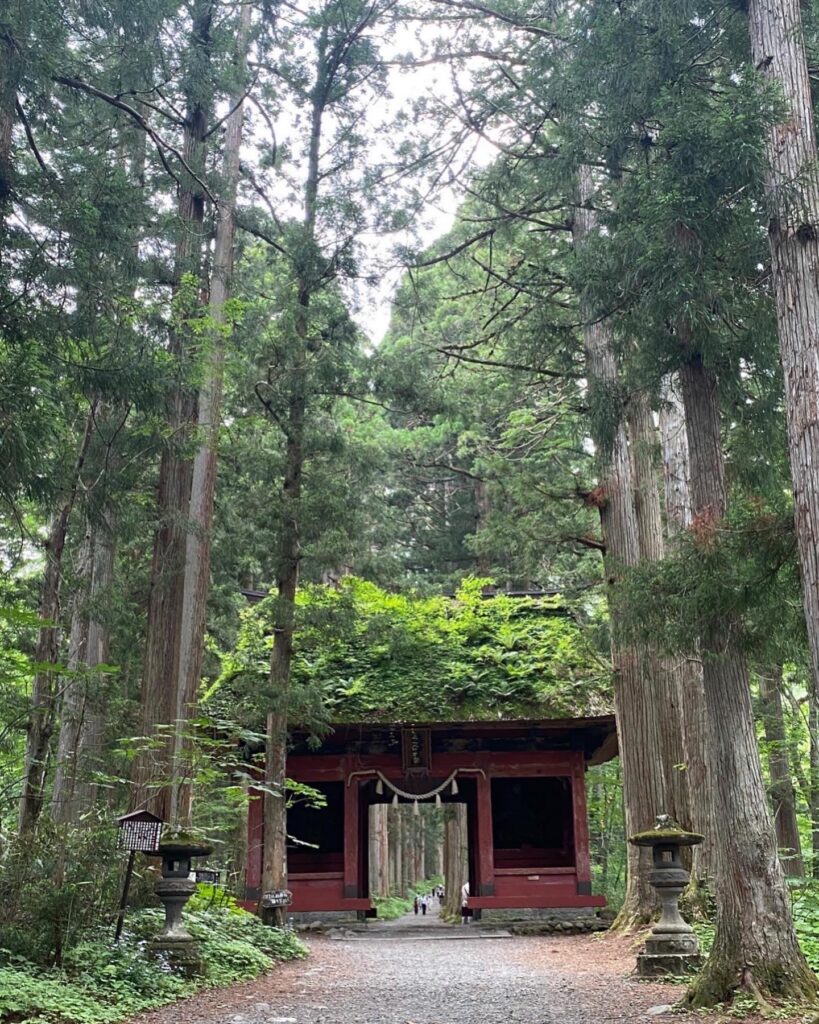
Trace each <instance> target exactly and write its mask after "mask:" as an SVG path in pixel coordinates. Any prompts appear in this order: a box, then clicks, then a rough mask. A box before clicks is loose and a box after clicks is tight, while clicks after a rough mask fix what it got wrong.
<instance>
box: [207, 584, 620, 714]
mask: <svg viewBox="0 0 819 1024" xmlns="http://www.w3.org/2000/svg"><path fill="white" fill-rule="evenodd" d="M485 582H486V581H483V580H468V581H467V582H466V583H464V585H463V586H462V587H461V589H460V590H459V591H458V593H457V594H456V595H455V597H454V598H448V597H418V596H416V595H412V594H394V593H388V592H387V591H384V590H382V589H380V588H379V587H377V586H375V585H374V584H372V583H368V582H366V581H364V580H360V579H357V578H355V577H348V578H346V579H345V580H344V581H343V583H342V584H341V586H340V587H339V588H338V589H334V588H329V587H320V586H311V587H307V588H305V589H304V590H303V591H302V593H301V595H300V598H299V607H298V633H297V642H296V646H295V652H294V661H293V668H292V675H293V694H292V700H291V709H290V717H291V720H292V721H294V722H295V721H298V722H299V723H300V724H305V725H312V724H313V723H314V722H315V721H316V720H317V719H321V718H324V719H325V721H326V722H327V723H328V724H331V723H332V722H374V723H375V722H391V723H398V722H416V723H418V722H423V721H459V722H463V721H491V720H499V719H504V720H514V719H566V718H583V717H593V716H595V715H604V714H610V713H611V712H612V701H611V690H610V672H609V668H608V666H607V664H606V663H605V662H604V661H603V659H601V658H600V657H599V655H597V654H596V652H595V651H594V650H593V648H592V645H591V643H590V642H589V640H588V638H587V636H586V635H585V633H584V630H583V629H582V627H581V626H580V625H579V624H578V623H577V622H576V621H575V619H574V618H573V617H572V616H571V615H569V614H568V613H567V611H566V609H565V606H564V605H563V604H562V602H561V601H560V599H559V598H519V597H514V598H513V597H507V596H505V595H497V596H495V597H492V598H490V599H486V598H484V597H483V596H482V590H483V584H484V583H485ZM274 601H275V598H273V597H270V598H267V599H266V600H264V601H262V602H260V603H259V604H257V605H255V606H253V607H252V608H249V609H248V610H247V612H246V613H245V614H244V619H243V623H242V629H241V632H240V636H239V640H238V642H237V646H236V649H235V651H233V652H232V653H231V655H230V656H229V657H228V658H227V659H226V660H225V664H224V672H223V675H222V680H221V686H220V687H219V688H218V689H217V693H216V696H217V697H218V699H220V700H222V701H224V700H225V698H228V700H229V701H231V702H232V704H233V708H234V710H235V707H236V703H237V702H239V703H241V702H244V703H245V704H246V705H247V704H251V705H256V706H257V707H258V708H259V710H261V709H262V708H264V706H265V701H267V702H270V701H272V699H273V697H274V695H273V694H271V693H270V692H269V690H268V682H267V671H268V662H269V657H270V650H271V647H272V643H273V639H272V630H271V621H272V611H273V607H274V604H273V602H274ZM268 706H269V703H268ZM228 710H229V709H228Z"/></svg>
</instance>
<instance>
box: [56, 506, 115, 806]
mask: <svg viewBox="0 0 819 1024" xmlns="http://www.w3.org/2000/svg"><path fill="white" fill-rule="evenodd" d="M78 561H79V565H78V573H77V575H78V576H79V578H80V580H84V585H81V586H79V587H77V588H76V590H75V593H74V595H73V603H72V611H71V636H70V640H69V648H68V664H67V667H68V669H69V671H70V672H75V673H77V674H76V675H75V676H69V677H68V678H66V679H65V681H64V683H63V695H62V700H61V702H60V735H59V739H58V742H57V763H56V768H55V772H54V787H53V790H52V797H51V814H52V817H53V819H54V820H55V821H58V822H70V821H76V820H77V819H78V818H79V817H80V816H81V815H82V814H83V813H84V812H86V811H88V810H90V809H91V808H92V807H93V806H94V801H95V797H96V792H97V786H96V784H95V783H94V782H93V780H92V778H91V773H92V771H93V769H94V767H95V765H96V763H97V761H98V759H99V756H100V752H101V749H102V736H103V730H104V718H103V711H102V709H103V701H102V693H101V690H102V684H103V680H102V678H101V677H100V675H99V673H98V672H95V670H96V669H98V668H99V666H100V665H105V664H107V662H108V651H109V641H110V635H109V629H108V625H107V623H106V622H105V621H104V615H101V609H102V608H103V607H104V604H105V602H106V600H107V598H108V596H109V594H110V590H111V586H112V585H113V581H114V513H113V511H112V510H111V509H108V511H107V514H106V513H103V515H102V518H101V519H100V520H99V521H92V520H90V519H87V520H86V534H85V540H84V543H83V545H82V549H81V553H80V557H79V560H78Z"/></svg>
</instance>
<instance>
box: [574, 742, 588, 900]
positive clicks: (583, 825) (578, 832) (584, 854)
mask: <svg viewBox="0 0 819 1024" xmlns="http://www.w3.org/2000/svg"><path fill="white" fill-rule="evenodd" d="M573 758H574V766H573V769H572V811H573V815H574V863H575V868H576V870H577V895H578V896H590V895H591V857H590V856H589V819H588V813H587V811H586V764H585V760H584V758H583V754H582V752H581V751H579V750H578V751H575V752H574V753H573Z"/></svg>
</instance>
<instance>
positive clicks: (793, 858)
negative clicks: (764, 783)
mask: <svg viewBox="0 0 819 1024" xmlns="http://www.w3.org/2000/svg"><path fill="white" fill-rule="evenodd" d="M781 685H782V669H781V667H778V668H771V669H770V670H768V671H763V672H760V674H759V695H760V705H761V707H760V711H761V717H762V726H763V728H764V730H765V742H766V743H767V744H768V770H769V772H770V776H771V788H770V799H771V809H772V811H773V819H774V828H775V829H776V845H777V847H778V849H779V857H780V860H781V861H782V870H783V871H784V872H785V874H786V875H789V876H790V877H791V878H801V877H802V875H804V873H805V866H804V864H803V862H802V844H801V841H800V838H799V823H798V821H797V819H796V792H795V790H794V785H793V779H792V778H791V769H790V759H789V757H788V739H787V735H786V730H785V713H784V711H783V709H782V693H781V689H780V688H781Z"/></svg>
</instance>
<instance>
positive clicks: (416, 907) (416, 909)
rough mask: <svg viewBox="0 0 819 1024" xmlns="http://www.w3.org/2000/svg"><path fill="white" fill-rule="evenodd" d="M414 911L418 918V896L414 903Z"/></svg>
mask: <svg viewBox="0 0 819 1024" xmlns="http://www.w3.org/2000/svg"><path fill="white" fill-rule="evenodd" d="M412 909H413V910H414V911H415V916H416V917H417V916H418V897H417V896H416V897H415V899H414V900H413V901H412Z"/></svg>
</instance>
